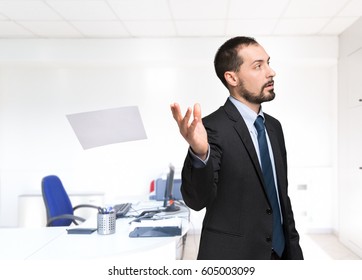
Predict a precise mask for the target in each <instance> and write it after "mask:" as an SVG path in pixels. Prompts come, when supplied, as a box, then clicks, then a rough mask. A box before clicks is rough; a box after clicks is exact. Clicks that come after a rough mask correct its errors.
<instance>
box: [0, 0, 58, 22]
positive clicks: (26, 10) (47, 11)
mask: <svg viewBox="0 0 362 280" xmlns="http://www.w3.org/2000/svg"><path fill="white" fill-rule="evenodd" d="M0 14H3V15H5V16H7V17H8V18H9V19H11V20H61V17H60V16H59V15H58V14H57V13H56V12H54V11H53V10H52V9H51V8H49V6H47V5H46V4H45V3H44V2H43V1H0Z"/></svg>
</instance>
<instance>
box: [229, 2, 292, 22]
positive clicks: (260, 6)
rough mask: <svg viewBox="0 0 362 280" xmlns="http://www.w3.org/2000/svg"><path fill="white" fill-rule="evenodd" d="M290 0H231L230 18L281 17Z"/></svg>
mask: <svg viewBox="0 0 362 280" xmlns="http://www.w3.org/2000/svg"><path fill="white" fill-rule="evenodd" d="M288 3H289V0H273V1H270V0H253V1H250V0H230V9H229V18H230V19H265V18H279V17H280V16H281V15H282V13H283V11H284V10H285V8H286V7H287V5H288Z"/></svg>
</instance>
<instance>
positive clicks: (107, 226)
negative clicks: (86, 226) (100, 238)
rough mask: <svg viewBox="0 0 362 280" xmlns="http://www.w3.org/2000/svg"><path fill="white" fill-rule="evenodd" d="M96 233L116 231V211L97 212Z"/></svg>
mask: <svg viewBox="0 0 362 280" xmlns="http://www.w3.org/2000/svg"><path fill="white" fill-rule="evenodd" d="M97 232H98V234H103V235H104V234H113V233H115V232H116V213H115V212H110V213H98V216H97Z"/></svg>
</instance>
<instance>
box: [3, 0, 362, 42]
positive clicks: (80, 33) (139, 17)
mask: <svg viewBox="0 0 362 280" xmlns="http://www.w3.org/2000/svg"><path fill="white" fill-rule="evenodd" d="M360 16H362V0H0V39H5V38H30V39H31V38H35V39H36V38H145V37H146V38H150V37H151V38H167V37H168V38H172V37H224V36H235V35H248V36H269V35H272V36H283V35H286V36H293V35H298V36H305V35H338V34H340V33H341V32H343V31H344V30H345V29H346V28H347V27H348V26H350V25H351V24H353V23H354V22H355V21H356V20H357V19H358V18H359V17H360Z"/></svg>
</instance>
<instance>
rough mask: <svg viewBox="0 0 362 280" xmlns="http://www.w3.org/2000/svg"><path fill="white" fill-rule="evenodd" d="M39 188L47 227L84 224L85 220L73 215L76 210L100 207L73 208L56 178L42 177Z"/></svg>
mask: <svg viewBox="0 0 362 280" xmlns="http://www.w3.org/2000/svg"><path fill="white" fill-rule="evenodd" d="M41 188H42V195H43V200H44V204H45V209H46V215H47V223H46V226H47V227H59V226H69V225H71V224H72V223H74V224H75V225H78V223H79V222H84V221H85V219H84V218H82V217H79V216H76V215H74V211H75V210H76V209H78V208H84V207H87V208H95V209H98V210H99V209H100V207H98V206H96V205H91V204H80V205H77V206H75V207H73V206H72V203H71V201H70V199H69V196H68V194H67V192H66V190H65V189H64V186H63V183H62V181H61V180H60V179H59V177H58V176H55V175H49V176H46V177H44V178H43V179H42V182H41Z"/></svg>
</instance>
